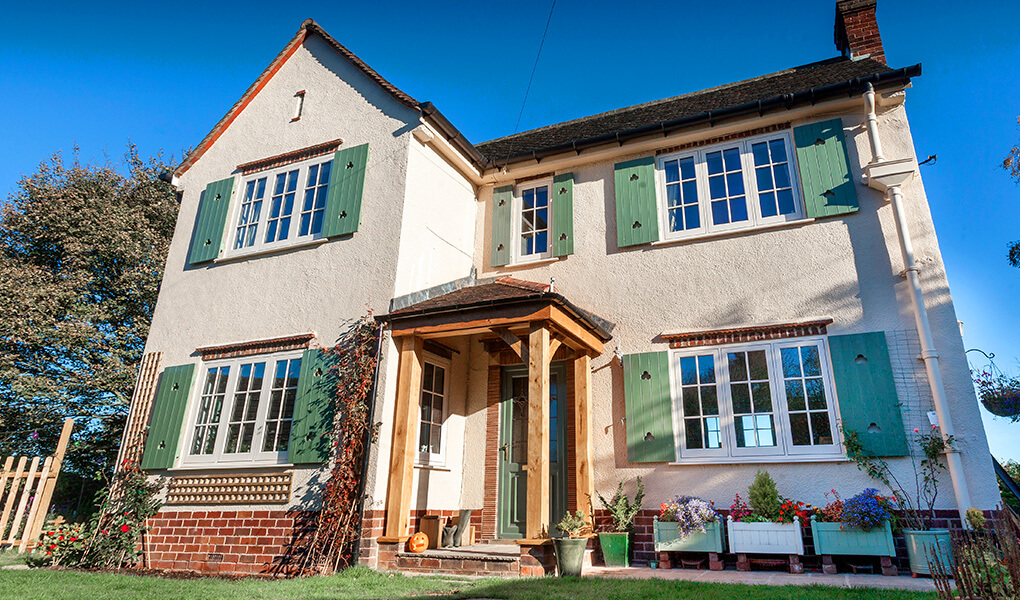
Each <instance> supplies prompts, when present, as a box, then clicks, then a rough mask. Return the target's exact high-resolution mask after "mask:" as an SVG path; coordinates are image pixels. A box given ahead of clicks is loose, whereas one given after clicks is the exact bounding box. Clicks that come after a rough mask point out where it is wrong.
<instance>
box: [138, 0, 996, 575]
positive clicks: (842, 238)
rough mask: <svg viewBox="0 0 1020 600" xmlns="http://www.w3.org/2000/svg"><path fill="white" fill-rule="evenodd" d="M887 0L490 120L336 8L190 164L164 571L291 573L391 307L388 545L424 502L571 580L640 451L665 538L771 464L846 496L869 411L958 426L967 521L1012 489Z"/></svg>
mask: <svg viewBox="0 0 1020 600" xmlns="http://www.w3.org/2000/svg"><path fill="white" fill-rule="evenodd" d="M875 10H876V6H875V1H874V0H839V1H838V2H837V9H836V24H835V40H836V47H837V50H838V51H839V53H840V54H839V56H836V57H835V58H829V59H826V60H822V61H819V62H816V63H812V64H808V65H804V66H800V67H795V68H792V69H788V70H785V71H781V72H778V73H772V74H769V75H765V76H762V77H758V78H755V79H751V80H747V81H741V82H737V83H732V84H729V85H724V86H720V87H717V88H713V89H710V90H705V91H701V92H695V93H690V94H685V95H682V96H677V97H674V98H666V99H663V100H658V101H654V102H649V103H646V104H641V105H637V106H632V107H627V108H622V109H619V110H615V111H611V112H608V113H603V114H599V115H594V116H590V117H585V118H582V119H577V120H574V121H568V122H566V123H559V124H555V125H550V126H548V127H542V128H540V129H535V130H532V131H526V132H523V133H518V134H515V135H511V136H508V137H504V138H500V139H496V140H492V141H489V142H485V143H481V144H476V145H472V144H471V143H469V142H468V140H467V139H465V137H464V136H463V135H462V134H461V133H460V132H459V131H458V130H457V129H456V127H455V126H454V125H453V124H452V123H451V121H450V120H448V119H447V118H446V117H445V116H444V115H443V114H442V113H440V112H439V111H438V110H437V109H436V108H435V107H434V106H433V105H432V104H430V103H427V102H426V103H421V102H418V101H417V100H415V99H414V98H412V97H411V96H409V95H407V94H406V93H405V92H403V91H401V90H399V89H397V88H396V87H395V86H394V85H393V84H391V83H390V82H388V81H387V80H386V79H385V78H384V77H383V76H382V75H380V74H379V73H377V72H376V71H374V70H372V69H371V68H370V67H369V66H368V65H366V64H365V63H364V62H363V61H362V60H361V59H359V58H358V57H357V56H355V55H354V54H353V53H352V52H351V51H350V50H348V49H347V48H345V47H344V46H343V45H341V44H340V43H339V42H338V41H336V40H335V39H333V38H332V37H330V36H329V34H327V33H326V32H325V31H324V30H323V29H322V28H321V27H320V26H319V25H317V24H316V23H315V22H314V21H311V20H309V21H306V22H305V23H303V24H302V25H301V28H300V30H299V31H298V32H297V34H296V36H295V37H294V38H293V39H292V40H291V41H290V42H289V43H288V44H287V46H286V47H285V48H284V49H283V51H282V52H281V53H280V54H279V55H278V56H277V57H276V58H275V59H274V60H273V61H272V63H271V64H270V66H269V67H268V68H267V69H266V71H265V72H264V73H262V75H260V76H259V78H258V79H257V80H256V81H255V82H254V83H253V84H252V86H251V87H250V88H249V89H248V90H247V91H246V92H245V93H244V94H243V96H242V97H241V99H240V100H239V101H238V102H237V103H236V104H235V105H234V106H233V107H231V109H230V110H229V111H228V112H227V114H226V116H224V117H223V119H222V120H221V121H220V122H219V123H217V124H216V126H215V127H214V128H213V130H212V131H211V132H210V133H209V134H208V136H206V138H205V139H204V140H202V142H201V143H200V144H199V145H198V146H197V148H196V149H195V150H194V151H193V152H192V153H191V154H190V155H188V157H187V159H186V160H185V161H184V162H183V163H182V164H181V165H180V166H179V167H177V169H176V170H175V171H174V173H173V179H172V181H173V184H174V185H175V186H176V188H177V189H178V190H179V191H180V193H181V209H180V217H179V219H178V222H177V228H176V231H175V235H174V238H173V243H172V244H171V247H170V251H169V255H168V258H167V264H166V275H165V278H164V280H163V284H162V288H161V290H160V296H159V301H158V303H157V306H156V309H155V314H154V318H153V323H152V328H151V333H150V335H149V338H148V342H147V345H146V349H145V357H144V360H143V363H142V367H141V370H140V373H139V380H138V384H137V388H136V392H135V397H134V400H133V405H132V411H131V415H130V417H129V423H128V429H127V433H126V434H125V439H124V444H123V456H124V457H125V458H133V459H138V460H141V464H142V466H143V468H146V469H148V470H150V472H151V473H152V474H154V475H163V476H167V477H169V478H171V486H170V491H169V494H168V497H167V499H166V500H167V503H166V505H165V506H164V508H163V509H162V511H161V513H160V515H159V516H158V517H157V518H155V519H153V522H152V526H153V527H152V530H151V531H150V532H149V534H148V538H147V541H146V544H147V545H148V546H147V548H148V560H149V564H150V566H153V567H155V568H164V569H197V570H210V571H219V572H234V573H247V572H271V571H272V570H273V568H274V565H275V564H278V561H279V560H280V559H281V556H283V555H284V554H285V553H286V551H287V547H288V544H289V543H290V541H291V540H292V539H293V536H294V532H295V530H296V529H297V528H298V527H299V522H300V520H301V516H302V515H308V514H313V513H314V511H315V510H316V503H317V499H318V498H319V495H320V493H321V489H322V483H321V482H322V475H323V472H324V468H325V462H326V461H327V460H328V452H325V451H324V450H323V448H324V447H325V445H323V444H322V443H321V441H322V435H323V433H324V432H322V431H320V430H321V429H322V428H321V427H318V429H317V428H316V426H313V425H312V422H313V421H315V419H317V418H319V417H321V415H320V414H314V410H312V409H310V408H309V406H310V405H311V403H310V402H309V401H308V398H307V396H309V395H314V394H315V392H314V391H311V388H310V385H309V383H308V381H309V378H310V377H312V376H313V375H314V374H315V370H316V367H315V365H316V364H318V363H316V361H317V360H318V357H319V356H320V354H319V352H320V351H319V350H318V349H320V348H325V347H329V346H331V345H332V344H333V343H334V341H335V340H336V339H337V337H338V336H339V335H340V333H341V331H342V330H343V327H344V324H345V323H347V322H349V321H350V320H352V319H356V318H358V317H359V316H361V315H364V314H365V313H366V312H368V311H371V312H372V314H373V315H375V318H376V319H377V320H378V322H379V323H380V324H381V325H382V326H383V327H384V329H385V333H384V337H383V344H382V353H381V359H380V366H379V373H378V385H377V394H376V397H375V406H374V411H375V412H374V414H375V418H376V420H377V421H379V422H381V424H382V426H381V430H380V436H379V440H378V442H377V443H376V444H374V445H373V446H372V448H371V452H370V456H369V460H368V468H367V479H366V501H365V503H364V506H363V508H362V522H363V531H362V539H361V542H360V560H361V562H362V563H364V564H367V565H369V566H372V567H377V568H395V567H400V568H408V569H413V568H416V567H415V565H414V564H412V563H411V562H408V561H403V562H402V558H401V556H400V555H401V552H402V550H403V545H404V543H405V542H406V540H407V538H408V536H409V535H410V534H411V533H412V532H414V531H416V530H417V529H418V527H419V524H420V520H421V518H422V517H423V516H426V515H442V516H452V515H454V514H457V512H458V511H459V510H462V509H471V510H473V511H474V514H473V517H472V523H473V524H474V525H475V526H476V532H477V535H478V538H479V539H480V540H483V541H492V540H516V543H517V544H519V545H520V548H521V556H522V558H520V559H519V560H518V559H517V558H516V557H515V559H514V561H513V562H512V565H511V566H509V567H500V568H506V569H511V570H513V571H514V572H518V573H522V574H529V573H541V572H543V570H544V566H545V565H548V561H549V556H548V551H547V548H548V537H549V534H550V530H551V524H554V523H555V522H557V521H558V520H559V516H560V515H562V514H563V513H564V512H565V511H566V510H573V509H575V508H581V509H583V510H586V511H587V510H590V509H591V508H592V507H591V505H590V504H589V499H590V498H591V497H592V494H593V492H594V491H595V490H599V491H602V492H603V493H610V492H611V491H612V490H613V489H615V487H616V485H617V483H618V482H620V481H627V482H632V480H634V478H636V477H638V476H640V477H642V478H643V480H644V482H645V485H646V489H647V494H648V496H647V500H646V502H647V506H646V507H645V508H646V510H645V511H644V513H643V514H642V515H641V516H640V517H639V528H638V532H637V539H636V543H637V545H636V556H635V558H636V559H637V560H638V561H641V560H648V559H650V558H651V557H652V552H651V550H652V548H651V544H650V534H649V532H648V525H649V524H650V519H651V515H652V514H654V512H655V509H656V508H657V507H658V505H659V503H660V502H662V501H666V500H669V499H671V498H673V497H674V496H676V495H678V494H688V495H697V496H701V497H704V498H706V499H709V500H713V501H714V502H715V503H716V504H717V505H718V506H720V507H725V506H728V505H729V503H730V501H731V500H732V498H733V496H734V493H735V492H741V493H743V492H744V491H745V490H746V488H747V486H748V484H749V483H750V481H751V479H752V477H753V475H754V473H755V471H756V470H757V469H758V468H760V467H762V466H767V468H768V469H769V471H770V472H771V473H772V475H773V476H774V478H775V479H776V480H777V481H778V482H779V487H780V490H781V492H782V493H784V494H785V495H787V496H790V497H794V498H797V499H801V500H804V501H808V502H813V503H823V502H824V500H825V498H824V493H825V492H827V491H828V490H830V489H832V488H838V489H839V490H840V491H841V492H842V493H843V494H844V495H846V494H853V493H855V492H857V491H859V490H861V489H863V488H865V487H870V486H873V485H875V482H873V481H872V480H870V479H869V478H868V476H867V475H866V474H865V473H863V472H861V471H860V470H859V469H858V468H857V466H856V465H855V464H854V463H852V462H850V461H848V460H847V458H846V451H845V449H844V447H843V437H842V435H841V433H840V427H843V428H845V429H851V430H854V431H856V432H858V433H859V435H860V438H861V440H862V443H863V444H864V445H865V447H866V448H867V449H868V450H870V451H872V452H874V453H875V454H877V455H880V456H883V457H885V458H886V460H887V461H888V462H889V464H890V466H891V468H892V469H893V471H894V472H895V473H896V474H897V475H898V476H900V477H901V478H903V477H905V478H909V477H911V476H912V473H913V471H912V468H911V459H910V457H909V455H908V453H909V449H910V447H911V446H912V443H911V442H910V438H911V436H912V435H913V431H914V430H915V429H921V430H928V429H930V428H931V423H935V424H937V425H938V426H939V427H940V430H941V431H942V432H944V433H946V434H952V435H954V437H955V439H956V444H955V446H954V448H953V450H952V451H951V452H949V453H948V454H947V456H946V460H947V463H948V466H949V474H948V475H946V476H945V477H944V481H943V490H947V491H946V492H945V493H943V494H942V495H940V498H939V500H940V504H939V508H940V509H941V510H942V515H943V516H944V517H946V518H959V513H960V511H963V510H965V509H967V508H968V507H970V506H976V507H978V508H981V509H992V508H994V507H995V506H996V505H997V504H998V502H999V494H998V490H997V487H996V484H995V480H994V476H993V473H992V469H991V464H990V461H989V451H988V446H987V442H986V439H985V434H984V430H983V428H982V424H981V420H980V417H979V412H978V408H977V403H976V398H975V395H974V391H973V387H972V385H971V382H970V376H969V370H968V366H967V362H966V360H965V359H964V352H963V350H964V347H963V343H962V339H961V335H960V331H959V328H958V326H957V318H956V315H955V312H954V308H953V302H952V298H951V297H950V295H949V287H948V282H947V278H946V273H945V268H944V265H943V262H942V258H941V254H940V251H939V246H938V241H937V239H936V236H935V230H934V225H933V223H932V218H931V214H930V211H929V208H928V204H927V200H926V198H925V192H924V187H923V185H922V182H921V177H920V172H919V171H918V168H917V165H916V158H915V151H914V147H913V143H912V140H911V134H910V128H909V126H908V123H907V118H906V108H905V101H906V90H907V88H909V87H910V85H911V81H912V80H913V79H914V78H915V77H917V76H919V75H920V72H921V69H920V65H915V66H908V67H904V68H895V67H890V66H888V65H887V63H886V57H885V54H884V51H883V47H882V41H881V38H880V36H879V32H878V27H877V22H876V19H875ZM921 93H923V92H921ZM628 485H629V486H631V487H630V488H629V489H632V483H628ZM595 504H596V506H594V508H596V509H598V508H600V507H599V506H598V505H597V502H596V503H595ZM419 566H420V564H419ZM481 570H484V569H481Z"/></svg>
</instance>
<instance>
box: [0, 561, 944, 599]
mask: <svg viewBox="0 0 1020 600" xmlns="http://www.w3.org/2000/svg"><path fill="white" fill-rule="evenodd" d="M0 596H2V597H4V598H19V599H24V600H30V599H39V600H53V599H58V600H59V599H61V598H73V599H75V600H85V599H88V600H105V599H113V598H116V599H118V600H120V599H152V600H213V599H217V600H218V599H221V598H226V599H229V600H249V599H257V600H291V599H293V600H346V599H354V598H357V599H359V600H360V599H371V600H387V599H395V598H429V599H433V598H446V599H467V598H505V599H507V600H546V599H557V598H563V599H567V598H589V599H598V600H616V599H619V600H624V599H626V600H642V599H644V600H660V599H661V600H666V599H668V600H734V599H738V600H935V595H934V594H931V593H920V592H905V591H893V590H863V589H846V588H835V587H825V586H781V587H767V586H746V585H735V584H719V583H697V582H688V581H664V580H655V579H647V580H638V579H597V578H585V579H555V578H541V579H513V580H499V579H483V580H472V581H469V580H458V579H455V578H442V577H404V576H402V575H389V574H385V573H376V572H375V571H371V570H368V569H364V568H354V569H349V570H347V571H345V572H343V573H341V574H339V575H334V576H332V577H308V578H303V579H289V580H281V581H270V580H262V579H241V580H227V579H217V578H205V579H164V578H160V577H142V576H137V575H121V574H113V573H87V572H79V571H50V570H31V571H11V570H0Z"/></svg>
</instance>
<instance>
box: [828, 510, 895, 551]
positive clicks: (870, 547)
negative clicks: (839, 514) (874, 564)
mask: <svg viewBox="0 0 1020 600" xmlns="http://www.w3.org/2000/svg"><path fill="white" fill-rule="evenodd" d="M811 537H813V538H814V540H815V554H829V555H833V554H840V555H855V556H896V546H894V545H893V536H892V527H890V525H889V521H885V522H883V523H882V526H881V527H876V528H875V529H872V530H870V531H864V530H863V529H854V528H852V527H846V526H845V525H843V524H841V523H823V522H821V521H816V520H815V519H814V517H812V518H811Z"/></svg>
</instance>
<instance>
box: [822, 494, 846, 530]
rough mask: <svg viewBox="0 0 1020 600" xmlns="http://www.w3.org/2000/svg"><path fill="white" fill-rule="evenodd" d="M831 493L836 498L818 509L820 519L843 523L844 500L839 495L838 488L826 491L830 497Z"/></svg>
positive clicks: (827, 521) (826, 495) (826, 521)
mask: <svg viewBox="0 0 1020 600" xmlns="http://www.w3.org/2000/svg"><path fill="white" fill-rule="evenodd" d="M829 494H832V497H833V498H835V500H833V501H832V502H829V503H828V504H826V505H825V507H824V508H822V509H821V510H819V511H818V513H817V514H818V520H819V521H822V522H823V523H842V522H843V500H842V499H841V498H840V497H839V493H838V492H836V490H830V491H828V492H826V493H825V497H826V498H828V497H829Z"/></svg>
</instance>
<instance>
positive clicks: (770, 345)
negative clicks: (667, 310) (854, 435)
mask: <svg viewBox="0 0 1020 600" xmlns="http://www.w3.org/2000/svg"><path fill="white" fill-rule="evenodd" d="M825 357H826V350H825V339H824V338H821V337H817V338H816V337H812V338H797V339H793V340H783V341H780V342H764V343H754V344H740V345H728V346H716V347H703V348H692V349H684V350H676V351H674V352H673V354H672V358H671V369H672V377H673V415H674V425H675V430H676V431H677V432H678V434H677V436H676V441H677V456H678V457H679V459H680V461H681V462H683V461H690V462H712V461H736V462H739V461H740V460H742V459H744V460H754V459H755V458H756V457H770V458H769V460H803V459H805V458H811V457H818V458H826V457H829V458H831V457H833V456H834V455H835V456H838V455H840V454H841V452H842V449H841V447H840V445H839V443H838V437H837V436H836V431H835V427H836V402H835V395H834V393H833V387H832V382H831V379H832V377H831V371H830V368H829V365H828V362H827V361H826V358H825Z"/></svg>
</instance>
